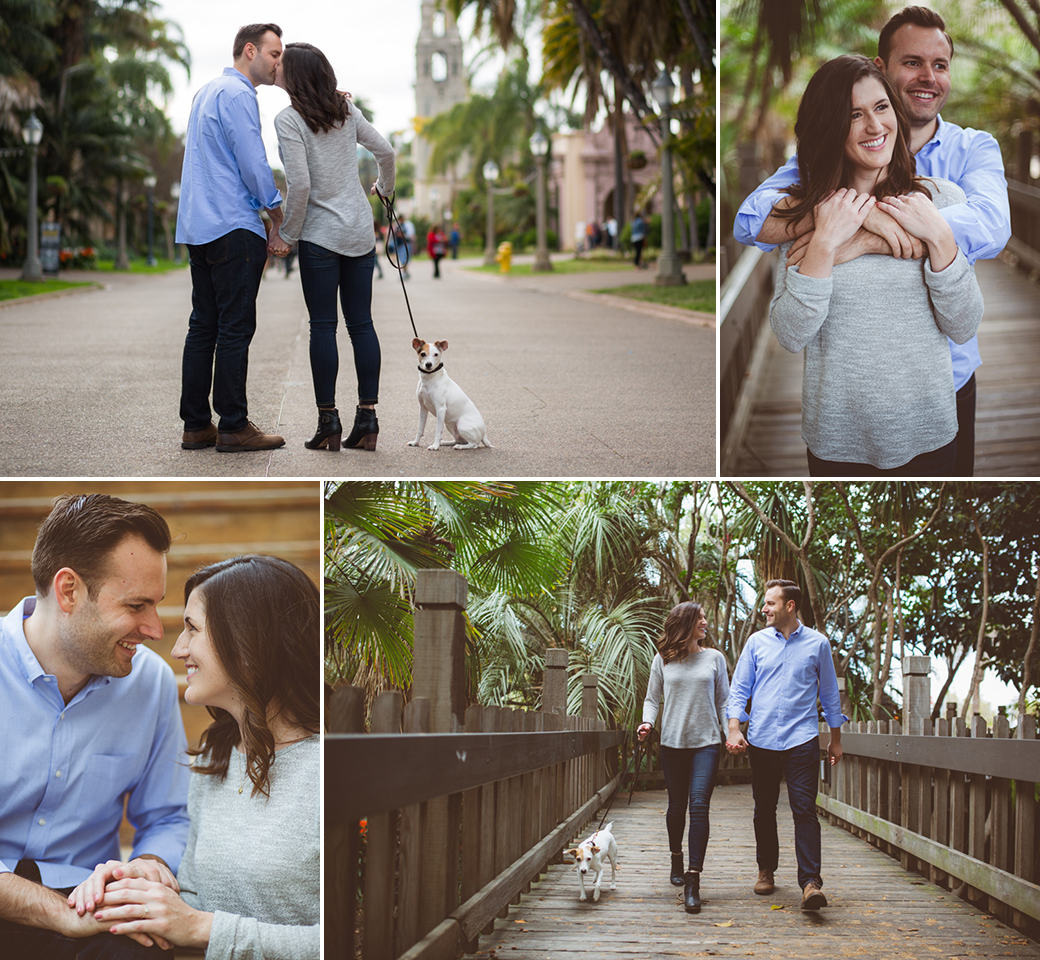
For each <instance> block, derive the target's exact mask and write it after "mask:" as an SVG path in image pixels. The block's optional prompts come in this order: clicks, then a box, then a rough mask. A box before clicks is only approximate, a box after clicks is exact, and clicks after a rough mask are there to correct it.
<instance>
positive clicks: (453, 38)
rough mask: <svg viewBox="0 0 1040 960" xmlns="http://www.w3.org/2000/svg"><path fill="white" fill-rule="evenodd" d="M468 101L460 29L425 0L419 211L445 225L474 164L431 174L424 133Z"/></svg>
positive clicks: (415, 153) (418, 68)
mask: <svg viewBox="0 0 1040 960" xmlns="http://www.w3.org/2000/svg"><path fill="white" fill-rule="evenodd" d="M468 98H469V83H468V79H467V77H466V68H465V64H464V63H463V61H462V37H461V35H460V34H459V27H458V24H457V23H456V22H455V18H454V17H453V16H452V15H451V13H450V12H449V11H447V10H442V9H440V5H439V4H438V3H437V0H422V26H421V27H420V29H419V39H418V40H417V42H416V44H415V117H416V128H417V133H416V136H415V140H414V142H413V144H412V159H413V161H414V163H415V212H416V213H419V214H422V215H423V216H425V217H429V218H430V220H439V221H440V222H441V223H442V224H443V222H444V214H445V213H446V212H449V211H451V208H452V204H453V203H454V201H455V185H456V183H458V182H459V180H461V179H462V178H463V177H464V176H465V175H466V173H467V171H468V169H469V163H468V161H462V162H461V163H459V164H456V166H455V168H454V169H451V170H446V171H445V172H444V173H439V174H432V173H430V172H429V171H428V169H427V166H428V163H429V157H430V152H431V147H430V145H429V144H428V143H427V142H426V141H425V140H424V139H423V137H422V134H421V133H419V132H418V130H419V129H420V128H421V125H422V123H423V122H424V121H426V120H430V119H432V118H433V117H435V116H437V114H439V113H443V112H444V111H446V110H450V109H451V108H452V107H453V106H455V104H457V103H462V102H464V101H465V100H467V99H468Z"/></svg>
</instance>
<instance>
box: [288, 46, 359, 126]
mask: <svg viewBox="0 0 1040 960" xmlns="http://www.w3.org/2000/svg"><path fill="white" fill-rule="evenodd" d="M281 70H282V74H283V77H284V79H285V89H286V92H287V93H288V94H289V102H290V103H291V104H292V105H293V109H295V110H296V112H297V113H298V114H299V115H300V116H301V117H303V119H304V121H305V122H306V124H307V126H308V127H310V128H311V130H312V131H313V132H314V133H319V132H320V133H328V131H329V130H331V129H332V128H333V127H341V126H342V125H343V121H344V120H346V119H347V114H348V113H350V105H349V104H348V103H347V98H346V97H345V96H343V94H341V93H339V92H338V91H337V89H336V73H335V71H334V70H333V69H332V64H330V63H329V60H328V57H326V56H325V54H324V53H322V52H321V51H320V50H319V49H318V48H317V47H315V46H313V45H312V44H309V43H289V44H286V46H285V49H284V50H283V51H282V63H281Z"/></svg>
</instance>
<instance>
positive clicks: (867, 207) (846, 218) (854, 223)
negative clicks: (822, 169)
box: [813, 187, 877, 250]
mask: <svg viewBox="0 0 1040 960" xmlns="http://www.w3.org/2000/svg"><path fill="white" fill-rule="evenodd" d="M876 202H877V201H876V200H875V199H874V197H873V196H872V195H871V194H869V193H857V192H856V191H855V190H853V189H852V188H851V187H840V188H839V189H837V190H835V191H834V193H832V194H831V195H830V196H828V197H826V198H825V199H824V200H822V201H821V202H820V203H818V204H817V205H816V207H815V210H814V214H813V219H814V221H815V224H816V235H817V238H818V239H819V240H823V241H826V242H827V243H828V245H829V246H830V247H831V248H832V249H835V250H836V249H837V248H838V247H840V246H841V245H842V244H843V243H844V242H845V241H846V240H851V239H852V237H853V236H855V234H856V231H857V230H859V228H860V227H862V226H863V221H864V220H866V219H867V214H868V213H870V211H871V210H873V209H874V204H875V203H876Z"/></svg>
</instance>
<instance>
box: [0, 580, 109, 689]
mask: <svg viewBox="0 0 1040 960" xmlns="http://www.w3.org/2000/svg"><path fill="white" fill-rule="evenodd" d="M35 609H36V597H26V598H25V599H24V600H22V602H21V603H19V604H18V606H17V607H15V608H14V609H13V610H12V611H11V612H10V613H9V614H8V615H7V617H6V618H5V619H4V627H5V630H4V632H5V633H7V634H8V635H9V636H10V637H11V639H12V640H13V652H14V655H15V660H16V662H17V664H18V669H19V671H20V672H21V674H22V676H23V677H25V680H26V683H29V684H33V683H35V682H36V681H37V680H39V679H40V677H47V676H50V674H48V673H46V672H45V671H44V669H43V667H42V666H40V661H39V660H37V659H36V654H35V653H33V652H32V647H30V646H29V641H28V640H26V639H25V618H26V617H29V616H31V615H32V613H33V611H34V610H35ZM111 680H112V678H111V677H98V676H94V677H91V678H90V679H89V680H88V681H87V683H86V686H84V687H83V689H82V690H80V692H79V693H78V694H77V695H76V696H77V697H79V696H83V695H85V694H86V693H87V691H88V690H92V689H93V688H94V687H100V686H104V685H105V684H107V683H109V682H110V681H111ZM73 699H75V698H73Z"/></svg>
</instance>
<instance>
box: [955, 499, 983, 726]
mask: <svg viewBox="0 0 1040 960" xmlns="http://www.w3.org/2000/svg"><path fill="white" fill-rule="evenodd" d="M971 522H972V524H973V525H974V527H975V533H976V535H977V536H978V538H979V542H980V543H981V544H982V614H981V616H980V618H979V635H978V639H977V640H976V642H975V666H974V667H973V668H972V671H971V687H970V688H969V689H968V696H967V697H965V698H964V707H963V709H962V711H961V716H963V717H965V718H967V716H968V707H969V705H970V706H971V709H972V712H973V713H978V712H979V708H980V700H979V684H980V683H981V682H982V671H983V654H984V652H985V643H986V620H987V619H988V617H989V544H988V543H987V542H986V538H985V537H984V536H983V535H982V528H981V527H980V526H979V518H978V514H977V513H976V512H975V510H974V508H973V509H972V515H971Z"/></svg>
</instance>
